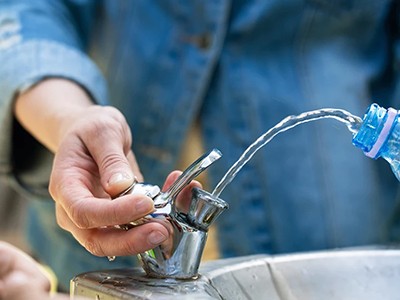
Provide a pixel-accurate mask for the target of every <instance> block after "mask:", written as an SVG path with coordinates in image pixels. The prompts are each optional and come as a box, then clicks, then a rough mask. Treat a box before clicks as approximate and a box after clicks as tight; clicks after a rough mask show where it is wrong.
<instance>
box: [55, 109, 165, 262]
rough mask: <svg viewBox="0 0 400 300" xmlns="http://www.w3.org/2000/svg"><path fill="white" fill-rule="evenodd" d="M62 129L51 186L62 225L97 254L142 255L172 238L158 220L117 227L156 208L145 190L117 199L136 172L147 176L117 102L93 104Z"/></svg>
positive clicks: (140, 179) (67, 122)
mask: <svg viewBox="0 0 400 300" xmlns="http://www.w3.org/2000/svg"><path fill="white" fill-rule="evenodd" d="M62 128H63V129H62V130H61V132H62V136H64V137H63V138H62V139H61V142H60V144H59V147H58V151H57V152H56V155H55V160H54V164H53V170H52V174H51V179H50V186H49V190H50V193H51V195H52V197H53V199H54V200H55V201H56V216H57V221H58V224H59V225H60V226H61V227H62V228H64V229H65V230H67V231H69V232H71V233H72V234H73V236H74V237H75V238H76V239H77V240H78V241H79V242H80V243H81V244H82V245H83V246H84V247H85V248H86V249H87V250H88V251H89V252H91V253H92V254H94V255H97V256H106V255H107V256H120V255H132V254H137V253H139V252H143V251H145V250H148V249H151V248H154V247H155V246H156V245H158V244H160V243H161V242H163V241H164V240H165V239H167V237H168V230H167V228H165V227H164V226H162V225H161V224H157V223H151V224H146V226H140V227H138V228H134V229H132V230H129V231H128V232H125V231H121V230H118V229H116V228H114V227H113V226H114V225H119V224H124V223H129V222H131V221H134V220H137V219H139V218H141V217H143V216H145V215H147V214H149V213H151V212H152V211H153V210H154V206H153V201H152V199H150V198H149V197H146V196H144V195H126V196H123V197H119V198H116V199H114V200H113V199H112V198H114V197H116V196H117V195H118V194H120V193H121V192H123V191H124V190H125V189H127V188H128V187H129V186H130V185H131V184H132V183H133V180H134V176H136V177H137V178H138V180H139V181H142V176H141V173H140V171H139V168H138V166H137V163H136V160H135V157H134V155H133V153H132V151H131V133H130V130H129V127H128V124H127V123H126V121H125V118H124V117H123V115H122V114H121V113H120V112H119V111H118V110H116V109H114V108H111V107H100V106H89V107H88V108H86V109H84V110H83V111H82V112H81V113H79V114H75V115H74V117H73V118H69V119H67V121H64V123H63V127H62Z"/></svg>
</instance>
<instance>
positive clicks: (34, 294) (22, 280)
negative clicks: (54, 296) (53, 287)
mask: <svg viewBox="0 0 400 300" xmlns="http://www.w3.org/2000/svg"><path fill="white" fill-rule="evenodd" d="M49 291H50V281H49V279H48V278H47V277H46V276H45V275H44V273H43V272H42V271H41V270H40V267H39V265H38V264H37V263H36V262H35V261H34V260H33V259H32V258H31V257H29V256H28V255H26V254H25V253H24V252H22V251H21V250H19V249H17V248H15V247H14V246H12V245H10V244H8V243H5V242H1V241H0V299H3V300H7V299H13V300H18V299H46V298H50V297H49Z"/></svg>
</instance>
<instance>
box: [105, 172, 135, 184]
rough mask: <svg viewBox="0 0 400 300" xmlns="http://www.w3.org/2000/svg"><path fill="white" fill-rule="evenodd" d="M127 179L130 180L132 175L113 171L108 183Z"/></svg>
mask: <svg viewBox="0 0 400 300" xmlns="http://www.w3.org/2000/svg"><path fill="white" fill-rule="evenodd" d="M129 180H132V176H131V175H129V174H128V173H115V174H113V175H112V176H111V177H110V179H109V180H108V184H110V185H113V184H118V183H121V182H125V181H129Z"/></svg>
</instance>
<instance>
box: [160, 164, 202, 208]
mask: <svg viewBox="0 0 400 300" xmlns="http://www.w3.org/2000/svg"><path fill="white" fill-rule="evenodd" d="M181 174H182V172H181V171H173V172H171V173H170V174H169V175H168V176H167V178H166V180H165V183H164V186H163V191H166V190H167V189H168V188H169V187H170V186H171V185H172V184H173V183H174V182H175V181H176V180H177V179H178V177H179V176H180V175H181ZM194 187H198V188H202V185H201V183H200V182H198V181H196V180H192V182H190V183H189V184H188V185H187V186H186V187H185V188H184V189H183V190H182V191H181V192H180V193H179V194H178V196H177V198H176V200H175V205H176V207H177V208H178V210H179V211H180V212H183V213H187V212H188V211H189V207H190V201H191V199H192V189H193V188H194Z"/></svg>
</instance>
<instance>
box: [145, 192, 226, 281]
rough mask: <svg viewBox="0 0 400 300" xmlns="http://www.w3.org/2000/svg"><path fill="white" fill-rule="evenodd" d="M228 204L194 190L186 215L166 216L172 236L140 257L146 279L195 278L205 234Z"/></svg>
mask: <svg viewBox="0 0 400 300" xmlns="http://www.w3.org/2000/svg"><path fill="white" fill-rule="evenodd" d="M227 208H228V204H227V203H226V202H225V201H223V200H222V199H220V198H217V197H215V196H213V195H211V194H210V193H208V192H206V191H204V190H202V189H199V188H194V189H193V190H192V202H191V207H190V209H189V212H188V214H185V213H180V212H175V213H172V214H170V215H168V216H166V218H165V219H166V220H167V221H168V222H169V223H170V225H171V228H172V231H171V232H172V234H171V236H170V238H169V239H168V240H167V241H165V242H164V243H163V244H161V245H160V246H158V247H156V248H154V249H152V250H150V251H146V252H144V253H141V254H139V258H140V260H141V262H142V266H143V269H144V270H145V271H146V273H147V275H149V276H151V277H157V278H166V277H169V278H176V279H190V278H196V277H197V276H198V268H199V266H200V261H201V256H202V254H203V250H204V246H205V244H206V241H207V233H208V229H209V227H210V225H211V224H212V223H213V222H214V221H215V219H216V218H217V217H218V216H219V215H220V214H221V213H222V212H223V211H224V210H225V209H227Z"/></svg>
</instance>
